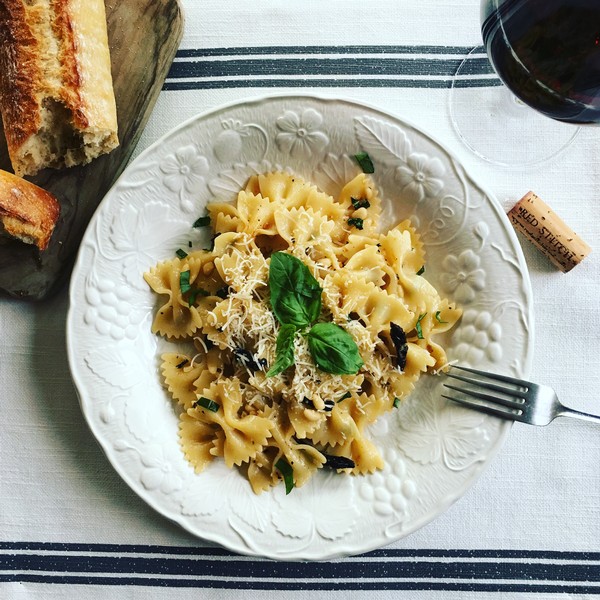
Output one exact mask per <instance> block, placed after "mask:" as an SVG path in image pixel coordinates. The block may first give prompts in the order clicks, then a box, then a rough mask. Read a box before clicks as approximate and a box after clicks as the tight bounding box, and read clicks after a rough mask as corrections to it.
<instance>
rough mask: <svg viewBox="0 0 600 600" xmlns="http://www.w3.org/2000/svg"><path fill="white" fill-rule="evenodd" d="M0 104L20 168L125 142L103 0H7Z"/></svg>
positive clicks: (79, 160)
mask: <svg viewBox="0 0 600 600" xmlns="http://www.w3.org/2000/svg"><path fill="white" fill-rule="evenodd" d="M0 111H1V113H2V120H3V124H4V131H5V135H6V139H7V146H8V151H9V155H10V158H11V162H12V165H13V169H14V171H15V173H16V174H18V175H33V174H35V173H37V172H38V171H39V170H40V169H42V168H44V167H54V168H60V167H65V166H66V167H69V166H73V165H77V164H86V163H87V162H89V161H90V160H92V159H93V158H96V157H97V156H99V155H101V154H104V153H106V152H110V151H111V150H112V149H114V148H115V147H117V146H118V137H117V115H116V103H115V99H114V92H113V87H112V75H111V65H110V53H109V50H108V36H107V32H106V14H105V8H104V2H103V0H0Z"/></svg>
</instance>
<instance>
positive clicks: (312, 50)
mask: <svg viewBox="0 0 600 600" xmlns="http://www.w3.org/2000/svg"><path fill="white" fill-rule="evenodd" d="M472 50H473V48H472V47H471V46H406V45H400V46H377V45H372V46H244V47H239V48H197V49H193V48H192V49H181V50H178V51H177V55H176V57H177V58H194V57H201V56H241V55H243V56H248V55H257V54H457V55H459V56H465V55H467V54H468V53H469V52H471V51H472ZM476 50H477V51H478V52H484V48H483V46H479V47H477V48H476Z"/></svg>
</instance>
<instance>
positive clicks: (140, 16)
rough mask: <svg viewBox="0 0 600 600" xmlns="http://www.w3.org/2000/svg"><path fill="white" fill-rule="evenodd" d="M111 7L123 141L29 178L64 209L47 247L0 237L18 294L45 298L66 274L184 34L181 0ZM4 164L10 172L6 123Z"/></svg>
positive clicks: (5, 281) (7, 284)
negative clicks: (78, 163)
mask: <svg viewBox="0 0 600 600" xmlns="http://www.w3.org/2000/svg"><path fill="white" fill-rule="evenodd" d="M106 13H107V22H108V37H109V43H110V48H111V60H112V73H113V83H114V88H115V97H116V100H117V113H118V119H119V140H120V146H119V148H117V149H116V150H114V151H113V152H112V153H111V154H109V155H106V156H103V157H101V158H98V159H96V160H94V161H93V162H91V163H90V164H89V165H86V166H83V167H73V168H71V169H63V170H60V171H59V170H50V169H46V170H45V171H43V172H41V173H39V174H38V175H37V176H35V177H32V178H31V181H33V182H34V183H36V184H37V185H39V186H40V187H42V188H44V189H46V190H48V191H50V192H52V193H53V194H54V195H55V196H56V197H57V198H58V200H59V202H60V205H61V216H60V219H59V221H58V223H57V225H56V229H55V231H54V234H53V236H52V239H51V241H50V245H49V247H48V249H47V250H46V251H45V252H39V251H38V250H37V248H36V247H34V246H30V245H27V244H23V243H22V242H18V241H16V240H14V241H13V240H8V239H7V238H5V237H2V238H0V239H1V240H2V241H1V242H0V292H3V293H6V294H9V295H11V296H15V297H17V298H27V299H31V300H41V299H43V298H46V297H48V296H49V295H50V294H52V293H53V292H55V291H56V290H57V289H59V288H60V287H62V285H63V284H64V283H65V281H66V280H67V279H68V276H69V275H70V272H71V268H72V265H73V261H74V258H75V255H76V252H77V249H78V247H79V243H80V241H81V238H82V236H83V233H84V232H85V228H86V226H87V224H88V222H89V220H90V218H91V216H92V214H93V213H94V211H95V210H96V208H97V207H98V204H99V203H100V201H101V200H102V198H103V197H104V195H105V194H106V192H107V191H108V190H109V188H110V187H111V185H112V184H113V182H114V181H115V179H116V178H117V177H118V175H119V174H120V173H121V171H122V170H123V168H124V167H125V165H126V163H127V161H128V159H129V157H130V156H131V153H132V152H133V150H134V148H135V145H136V143H137V141H138V140H139V137H140V134H141V133H142V130H143V128H144V125H145V124H146V122H147V120H148V117H149V116H150V113H151V112H152V108H153V107H154V104H155V102H156V99H157V98H158V94H159V93H160V90H161V88H162V85H163V83H164V80H165V78H166V76H167V73H168V71H169V68H170V66H171V63H172V62H173V59H174V57H175V53H176V52H177V48H178V47H179V43H180V41H181V37H182V35H183V14H182V12H181V7H180V6H179V3H178V0H106ZM0 168H1V169H4V170H7V171H11V172H12V168H11V166H10V160H9V158H8V153H7V150H6V143H5V140H4V134H3V132H2V131H1V129H0ZM132 235H134V232H132Z"/></svg>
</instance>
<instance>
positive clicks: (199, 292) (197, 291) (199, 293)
mask: <svg viewBox="0 0 600 600" xmlns="http://www.w3.org/2000/svg"><path fill="white" fill-rule="evenodd" d="M198 296H203V297H205V298H206V296H210V292H207V291H206V290H203V289H202V288H197V289H195V290H192V292H191V294H190V297H189V299H188V305H189V306H192V305H193V304H195V303H196V298H198Z"/></svg>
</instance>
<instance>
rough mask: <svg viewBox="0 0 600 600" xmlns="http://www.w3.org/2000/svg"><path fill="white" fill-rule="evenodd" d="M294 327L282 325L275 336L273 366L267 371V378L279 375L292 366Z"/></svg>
mask: <svg viewBox="0 0 600 600" xmlns="http://www.w3.org/2000/svg"><path fill="white" fill-rule="evenodd" d="M295 335H296V327H295V326H294V325H289V324H288V325H282V326H281V329H280V330H279V334H278V335H277V347H276V353H277V354H276V359H275V364H274V365H273V366H272V367H271V368H270V369H269V370H268V371H267V377H273V376H274V375H279V373H281V372H282V371H285V370H286V369H287V368H288V367H291V366H292V365H293V364H294V336H295Z"/></svg>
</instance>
